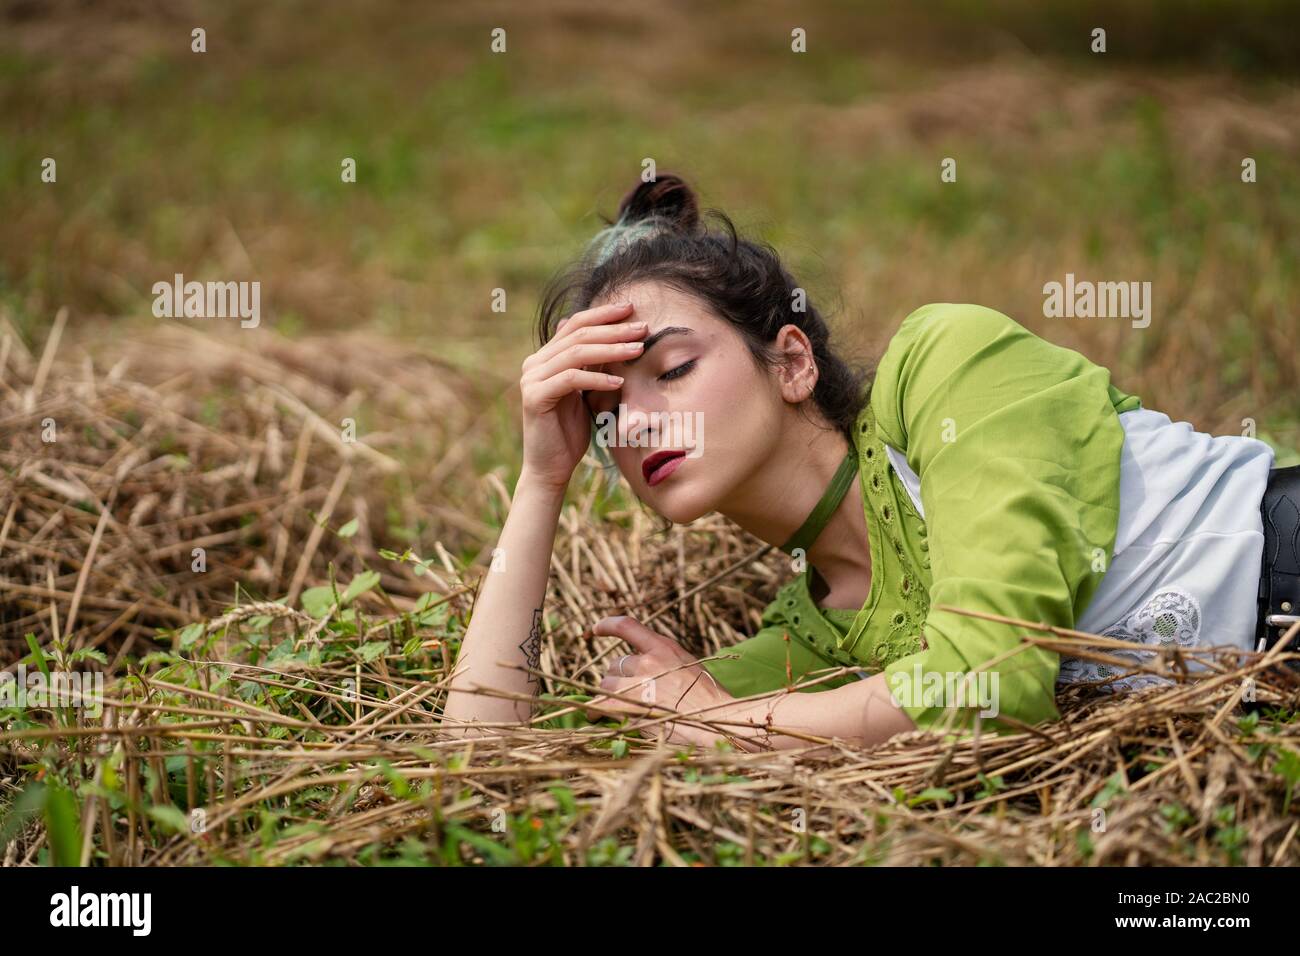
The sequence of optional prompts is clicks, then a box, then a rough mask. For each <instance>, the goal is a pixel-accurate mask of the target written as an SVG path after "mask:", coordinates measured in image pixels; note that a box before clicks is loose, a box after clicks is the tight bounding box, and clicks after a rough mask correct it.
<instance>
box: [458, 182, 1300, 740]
mask: <svg viewBox="0 0 1300 956" xmlns="http://www.w3.org/2000/svg"><path fill="white" fill-rule="evenodd" d="M619 212H620V215H619V218H618V221H617V223H615V224H614V225H612V226H611V227H609V228H607V229H605V230H603V231H602V232H601V233H600V234H599V235H598V236H597V237H596V239H595V240H594V241H593V243H592V244H591V247H590V248H589V250H588V253H587V254H586V255H585V256H584V257H583V258H582V259H581V260H580V261H579V262H578V263H577V264H576V265H575V266H573V267H572V268H571V269H570V270H569V271H568V273H567V274H565V275H562V276H561V277H560V278H559V279H558V280H557V281H556V283H555V284H554V285H553V286H552V288H551V289H550V290H549V292H548V293H547V295H546V297H545V299H544V301H543V304H542V308H541V318H540V326H541V328H540V333H541V334H540V338H541V341H542V346H541V348H540V349H539V350H538V351H537V352H535V353H534V354H533V355H531V356H529V358H528V359H527V360H526V361H525V362H524V365H523V375H522V378H521V380H520V388H521V391H522V397H523V419H524V435H523V438H524V459H523V469H522V472H521V474H520V478H519V483H518V485H517V487H516V489H515V496H514V502H513V506H512V509H511V511H510V515H509V518H508V520H507V521H506V524H505V527H504V528H503V530H502V533H501V539H500V542H499V546H500V547H501V548H502V549H504V551H505V554H506V556H507V561H506V570H504V571H502V572H499V573H490V574H487V575H485V577H484V580H483V584H482V588H481V590H480V592H479V595H478V599H477V602H476V604H475V607H474V611H473V616H472V619H471V621H470V623H469V627H468V630H467V632H466V635H465V639H464V642H463V645H462V647H461V651H460V656H459V659H458V662H457V667H456V671H455V674H454V676H453V679H452V682H451V684H450V687H451V690H450V693H449V696H448V699H447V702H446V706H445V709H444V718H445V722H444V726H447V727H449V728H459V729H460V732H465V728H467V727H469V725H472V724H475V723H480V724H482V723H487V724H498V725H500V724H501V723H503V722H506V723H508V722H513V721H524V720H527V719H528V718H529V716H530V714H531V712H532V705H533V703H534V701H535V695H536V694H537V691H538V684H537V681H536V679H535V677H533V676H531V675H529V673H528V671H527V666H528V665H532V666H534V667H535V666H536V662H537V648H538V646H539V642H540V631H539V622H540V618H541V609H542V603H543V598H544V594H545V591H546V582H547V574H548V568H549V565H550V559H551V550H552V547H553V544H554V538H555V532H556V525H557V521H558V517H559V513H560V507H561V502H562V500H563V498H564V493H565V488H566V486H567V484H568V481H569V478H570V476H571V475H572V473H573V470H574V468H575V467H576V466H577V464H578V462H579V461H580V460H581V459H582V456H583V454H584V452H585V451H586V449H587V447H588V444H589V442H590V441H591V440H592V436H593V422H596V421H604V422H609V421H610V420H611V418H610V416H614V417H615V418H619V419H620V420H621V424H622V425H623V429H622V434H621V435H620V438H619V440H616V441H613V442H609V444H610V445H612V447H609V448H608V453H609V454H610V456H612V458H613V460H614V462H615V463H616V464H617V466H618V469H619V471H620V472H621V473H622V475H623V477H624V478H625V479H626V480H627V482H628V484H629V485H630V486H631V488H632V489H633V491H634V492H635V493H636V495H637V496H638V497H639V498H640V499H641V500H642V501H643V502H645V503H646V504H647V505H648V506H649V507H651V508H652V509H654V510H655V511H656V512H658V513H659V514H660V515H662V516H664V517H665V518H667V519H669V520H671V521H673V522H683V523H684V522H689V521H692V520H694V519H695V518H698V517H700V516H702V515H705V514H707V513H709V512H713V511H717V512H720V513H722V514H724V515H726V516H727V517H728V518H730V519H731V520H732V521H734V522H735V523H736V524H738V525H740V526H741V527H742V528H744V529H745V530H747V531H749V532H750V533H752V534H754V535H756V536H757V537H759V538H761V539H762V540H764V541H767V542H770V543H772V544H773V545H777V546H780V547H782V548H783V549H784V550H786V551H787V552H789V553H791V554H792V555H793V556H795V557H796V558H801V559H803V560H805V561H806V570H805V571H804V573H802V574H800V575H798V576H796V577H795V578H794V579H793V580H792V581H790V582H789V583H788V584H787V585H786V586H785V587H784V588H782V590H781V591H780V593H779V594H778V596H777V598H776V600H775V601H773V602H772V603H771V605H769V606H768V608H767V610H766V611H765V613H764V615H763V619H762V625H763V626H762V628H761V629H760V630H759V632H758V633H757V634H756V635H755V636H754V637H752V638H750V639H748V640H746V641H743V642H742V643H740V644H738V645H736V646H735V647H732V648H728V649H726V653H725V654H723V655H720V656H719V657H718V658H715V659H711V660H708V661H705V662H699V661H696V660H695V659H694V658H693V657H692V656H691V655H690V654H688V653H687V652H685V651H684V650H683V649H682V648H681V647H680V646H679V645H678V644H677V643H676V642H675V641H673V640H671V639H669V638H667V637H664V636H662V635H659V634H656V633H655V632H654V631H653V630H652V629H650V628H648V627H645V626H643V625H642V624H640V623H638V622H637V621H636V620H634V619H633V618H632V617H612V618H607V619H605V620H603V621H601V622H600V623H598V624H597V625H596V627H595V633H597V634H607V635H612V636H616V637H619V638H621V639H623V641H625V642H626V643H627V644H628V645H629V647H630V648H631V651H632V652H631V653H630V654H626V655H623V656H620V657H619V658H617V659H616V661H615V662H614V664H613V666H612V667H611V668H610V672H609V673H608V674H607V675H606V676H605V677H604V679H603V680H602V681H601V690H602V691H603V692H604V694H606V695H608V696H601V697H598V698H597V699H596V700H594V701H592V702H591V703H590V704H589V705H588V711H587V713H588V714H589V715H590V714H593V713H595V714H604V715H610V714H627V715H638V717H640V718H646V720H645V722H643V723H639V726H642V727H645V728H646V729H647V730H649V731H650V732H652V733H655V734H658V735H661V736H664V737H666V738H667V739H669V740H672V741H694V742H697V743H701V744H705V745H707V744H710V743H711V742H714V741H716V740H718V739H720V737H722V736H726V737H727V738H729V739H730V740H732V741H733V743H735V744H736V745H738V746H740V747H742V748H744V749H760V748H769V747H776V748H780V747H801V746H808V743H809V740H810V739H811V740H817V739H828V738H840V739H841V740H843V741H846V742H851V743H857V744H871V743H875V742H878V741H883V740H886V739H887V738H889V737H891V736H893V735H894V734H897V733H900V732H903V731H909V730H913V729H916V728H918V727H922V728H930V729H935V730H945V731H950V732H957V731H960V732H968V730H969V728H970V727H971V726H972V724H973V718H974V715H975V714H977V713H978V714H979V715H980V716H981V717H982V718H984V723H983V726H984V727H986V728H989V729H992V730H1005V729H1015V728H1023V727H1024V726H1026V725H1032V724H1035V723H1038V722H1041V721H1045V720H1050V719H1052V718H1055V717H1057V716H1058V713H1057V710H1056V704H1055V687H1056V684H1057V683H1058V681H1071V680H1099V679H1100V680H1105V679H1106V678H1111V677H1115V676H1116V675H1115V674H1114V673H1112V672H1110V671H1109V669H1108V668H1104V667H1099V666H1097V665H1095V664H1091V663H1087V662H1085V661H1083V660H1081V659H1078V658H1070V657H1066V658H1063V657H1062V655H1060V654H1058V653H1056V652H1054V651H1051V650H1048V649H1046V648H1043V647H1042V646H1039V645H1036V644H1034V643H1032V642H1030V641H1027V640H1025V636H1026V632H1025V631H1024V630H1023V629H1018V628H1016V627H1013V626H1008V625H1007V624H1006V623H1004V622H999V621H996V620H991V619H989V618H988V617H981V616H970V615H968V614H962V613H958V612H957V611H955V610H951V609H952V608H959V609H963V610H965V611H971V612H976V613H977V614H980V613H982V614H985V615H998V616H1004V617H1010V618H1016V619H1021V620H1028V621H1035V622H1046V623H1049V624H1054V625H1059V626H1062V627H1067V628H1075V629H1078V630H1081V631H1086V632H1090V633H1101V634H1106V635H1110V636H1114V637H1119V638H1123V639H1126V640H1129V641H1132V642H1133V643H1134V645H1135V651H1134V652H1133V655H1132V656H1133V660H1134V661H1139V660H1149V659H1150V656H1151V655H1150V652H1149V651H1148V652H1147V653H1146V654H1142V653H1141V652H1140V651H1137V650H1136V648H1137V647H1141V646H1148V647H1152V646H1158V645H1168V644H1178V645H1181V646H1184V647H1194V646H1219V645H1230V646H1235V647H1238V648H1243V649H1255V648H1256V644H1257V641H1258V639H1259V638H1261V637H1263V638H1265V639H1266V640H1265V643H1267V641H1268V640H1275V639H1276V638H1277V636H1278V635H1279V634H1280V633H1281V632H1282V630H1284V625H1285V624H1286V623H1288V621H1287V617H1288V615H1289V614H1294V611H1293V606H1300V561H1297V544H1296V541H1297V537H1298V535H1297V529H1298V528H1300V517H1297V516H1300V510H1297V508H1296V503H1297V502H1300V468H1293V469H1285V470H1276V471H1273V472H1272V474H1273V481H1272V483H1271V488H1272V490H1271V491H1270V496H1269V498H1268V499H1267V500H1264V497H1265V491H1266V486H1270V473H1271V465H1272V461H1273V454H1272V451H1271V450H1270V448H1269V447H1268V446H1267V445H1266V444H1264V443H1263V442H1259V441H1256V440H1254V439H1249V438H1239V437H1218V438H1212V437H1210V436H1209V435H1206V434H1203V433H1200V432H1197V431H1194V430H1193V429H1192V428H1191V427H1190V426H1189V425H1187V424H1185V423H1174V422H1171V421H1170V420H1169V419H1168V418H1167V417H1166V416H1164V415H1162V414H1160V413H1158V412H1155V411H1151V410H1148V409H1144V408H1142V407H1141V404H1140V402H1139V400H1138V399H1137V398H1136V397H1135V396H1132V395H1128V394H1125V393H1124V392H1122V391H1121V390H1120V389H1118V388H1117V387H1116V386H1115V385H1113V384H1112V383H1111V381H1110V374H1109V372H1108V371H1107V370H1106V369H1104V368H1101V367H1099V366H1097V365H1094V364H1093V363H1091V362H1089V361H1088V360H1087V359H1086V358H1084V357H1083V356H1082V355H1080V354H1078V353H1077V352H1073V351H1070V350H1068V349H1064V348H1060V347H1057V346H1055V345H1052V344H1050V343H1048V342H1046V341H1044V340H1043V339H1041V338H1038V337H1037V336H1035V335H1033V334H1031V333H1030V332H1028V331H1027V330H1026V329H1024V328H1022V327H1021V326H1020V325H1018V324H1017V323H1015V322H1014V321H1012V320H1011V319H1010V318H1008V317H1006V316H1005V315H1002V314H1000V313H998V312H994V311H992V310H990V309H986V308H982V307H980V306H975V305H949V304H940V305H927V306H924V307H923V308H920V309H918V310H917V311H915V312H913V313H912V314H911V315H909V316H907V318H906V319H904V320H903V322H902V324H901V326H900V327H899V329H898V331H897V333H896V334H895V335H894V337H893V338H892V340H891V341H890V344H889V346H888V349H887V350H886V352H885V354H884V356H883V357H882V359H881V360H880V362H879V364H878V367H877V370H876V374H875V376H874V380H873V381H872V382H871V383H870V385H869V386H868V385H867V383H866V382H865V380H864V377H863V376H862V375H860V374H859V373H857V372H855V371H854V370H853V369H852V368H851V367H850V366H849V365H847V364H846V363H845V362H844V361H843V360H842V359H841V358H840V357H839V356H838V355H837V354H836V353H835V352H834V351H833V350H832V348H831V345H830V334H829V330H828V328H827V325H826V322H825V321H824V320H823V318H822V316H821V315H820V314H819V313H818V311H817V309H816V308H814V307H813V305H812V304H811V302H808V301H807V298H806V296H805V295H804V293H803V290H801V289H800V288H799V287H798V285H797V283H796V282H795V280H794V279H793V278H792V277H791V276H790V275H789V274H788V273H787V272H786V271H785V269H784V268H783V267H782V265H781V263H780V260H779V259H778V257H777V255H776V253H775V252H774V251H773V250H772V249H771V248H770V247H768V246H766V245H764V244H759V243H754V242H751V241H747V240H744V239H740V238H738V237H737V236H736V233H735V230H734V227H733V226H732V224H731V222H730V220H729V219H727V217H726V216H725V215H722V214H720V213H718V214H715V216H716V218H717V220H718V222H719V223H720V224H721V228H717V229H714V228H710V227H709V226H708V225H707V224H706V222H705V221H704V220H702V219H701V217H700V215H699V211H698V206H697V202H696V199H695V197H694V195H693V193H692V192H691V190H690V189H689V188H688V187H687V185H686V184H685V183H684V182H682V180H681V179H679V178H677V177H675V176H661V177H660V178H659V179H658V180H657V181H656V182H651V183H642V184H640V185H638V186H637V187H636V188H635V189H633V190H632V191H631V192H630V193H629V194H628V196H627V197H626V198H625V199H624V200H623V202H622V204H621V206H620V210H619ZM656 415H662V416H673V415H676V416H677V417H678V418H679V419H682V418H685V417H686V416H689V417H690V419H691V420H692V421H697V422H699V423H701V425H702V430H701V431H700V435H701V436H707V442H701V443H699V444H700V447H684V446H682V445H678V446H676V447H671V446H670V447H653V444H654V443H653V442H650V443H649V445H650V446H649V447H648V446H647V443H646V442H643V441H639V440H638V438H648V439H653V438H654V437H655V433H654V429H653V428H652V427H651V425H652V423H653V422H654V421H655V420H656V419H655V416H656ZM661 420H667V418H664V419H661ZM628 422H632V423H633V424H631V425H630V426H629V425H628ZM596 434H597V437H600V436H601V435H602V434H603V435H604V436H605V438H606V439H608V438H609V430H608V429H605V430H604V431H597V433H596ZM1261 504H1263V506H1264V508H1265V509H1266V510H1268V511H1269V512H1270V513H1269V514H1264V513H1262V512H1261ZM1266 522H1267V523H1269V527H1268V528H1267V529H1266ZM1287 522H1290V523H1289V524H1288V523H1287ZM1275 526H1276V527H1275ZM1266 530H1267V531H1268V533H1269V535H1270V537H1269V539H1268V541H1269V547H1268V548H1265V534H1266ZM1279 542H1281V543H1282V544H1284V545H1285V549H1282V548H1280V547H1279ZM1280 551H1281V552H1283V553H1281V554H1280V556H1279V552H1280ZM1265 552H1268V553H1265ZM1261 555H1263V561H1262V559H1261ZM1261 568H1263V570H1264V574H1263V575H1261ZM1269 615H1272V618H1273V620H1272V626H1270V625H1268V624H1267V623H1266V621H1265V617H1267V616H1269ZM846 667H847V668H857V669H858V670H857V671H856V672H849V671H844V670H841V669H840V668H846ZM819 673H827V674H829V675H831V676H832V679H821V680H818V679H817V675H818V674H819ZM1159 679H1160V678H1153V677H1151V676H1150V675H1144V674H1131V675H1129V676H1127V677H1124V676H1120V677H1119V679H1118V680H1114V681H1110V682H1109V686H1111V687H1114V686H1117V685H1118V686H1129V687H1132V686H1139V685H1140V684H1142V683H1144V682H1146V681H1149V680H1159ZM801 681H802V682H803V685H802V686H800V687H799V688H798V690H799V691H800V692H792V688H794V685H796V684H800V682H801ZM479 688H491V689H493V690H495V691H496V692H497V693H496V694H479V693H475V690H476V689H479ZM669 712H672V713H676V714H680V715H681V716H680V717H679V718H678V719H674V720H670V721H668V720H659V721H655V720H653V719H652V715H662V714H664V713H669ZM692 718H694V719H692ZM705 721H707V722H708V723H709V724H712V725H715V726H717V727H718V728H720V730H711V729H709V728H708V727H706V726H704V722H705ZM481 729H483V728H471V729H470V731H469V732H478V730H481Z"/></svg>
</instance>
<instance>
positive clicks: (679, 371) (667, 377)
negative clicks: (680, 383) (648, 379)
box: [659, 359, 695, 382]
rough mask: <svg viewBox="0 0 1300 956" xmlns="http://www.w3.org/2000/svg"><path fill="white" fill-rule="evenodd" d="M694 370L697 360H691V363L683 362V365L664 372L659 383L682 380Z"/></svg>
mask: <svg viewBox="0 0 1300 956" xmlns="http://www.w3.org/2000/svg"><path fill="white" fill-rule="evenodd" d="M693 368H695V359H691V360H690V361H689V362H683V363H682V364H681V365H679V366H677V367H676V368H670V369H669V370H668V371H666V372H664V373H663V374H662V375H660V376H659V381H661V382H671V381H672V380H673V379H675V378H681V377H682V376H683V375H685V374H687V373H688V372H689V371H690V370H691V369H693Z"/></svg>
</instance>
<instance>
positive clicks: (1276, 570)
mask: <svg viewBox="0 0 1300 956" xmlns="http://www.w3.org/2000/svg"><path fill="white" fill-rule="evenodd" d="M1260 511H1261V513H1262V515H1263V518H1264V560H1263V564H1262V566H1261V568H1260V575H1259V620H1258V622H1257V624H1256V629H1255V643H1256V646H1259V643H1260V641H1263V649H1264V650H1268V648H1270V647H1272V646H1273V645H1274V644H1276V643H1277V641H1278V639H1279V638H1281V637H1282V635H1283V634H1285V633H1286V632H1287V630H1288V629H1290V627H1291V625H1292V624H1295V623H1296V622H1297V621H1300V465H1292V466H1291V467H1290V468H1274V469H1273V470H1272V471H1270V472H1269V475H1268V488H1266V489H1265V491H1264V500H1263V502H1262V503H1261V505H1260ZM1286 651H1287V652H1288V653H1289V652H1291V651H1296V652H1298V653H1300V636H1297V637H1296V638H1295V639H1294V640H1292V641H1291V643H1290V644H1288V645H1287V647H1286ZM1287 663H1288V664H1290V665H1291V666H1292V667H1293V668H1296V669H1300V660H1295V661H1288V662H1287Z"/></svg>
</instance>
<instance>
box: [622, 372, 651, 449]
mask: <svg viewBox="0 0 1300 956" xmlns="http://www.w3.org/2000/svg"><path fill="white" fill-rule="evenodd" d="M629 385H631V387H628V386H629ZM651 397H652V396H651V395H650V394H649V390H647V389H646V388H645V387H644V385H640V384H637V385H632V383H631V382H628V383H626V384H625V385H624V388H623V394H622V397H621V398H620V399H619V402H620V404H621V405H622V406H623V407H622V408H620V409H619V424H620V428H621V431H622V432H623V434H624V436H626V439H627V442H628V444H629V445H638V446H642V447H644V438H643V436H644V434H645V433H646V432H647V431H648V430H649V428H650V422H651V414H652V412H653V411H654V409H653V408H652V407H651V404H652V403H651V402H650V401H648V399H650V398H651Z"/></svg>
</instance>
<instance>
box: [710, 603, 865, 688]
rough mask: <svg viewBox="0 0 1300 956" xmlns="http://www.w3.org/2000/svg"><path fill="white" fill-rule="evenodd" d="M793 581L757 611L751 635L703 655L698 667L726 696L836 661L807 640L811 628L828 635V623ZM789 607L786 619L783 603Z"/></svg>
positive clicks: (848, 678) (807, 675)
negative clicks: (710, 655) (756, 628)
mask: <svg viewBox="0 0 1300 956" xmlns="http://www.w3.org/2000/svg"><path fill="white" fill-rule="evenodd" d="M795 583H796V582H791V584H788V585H787V586H785V587H783V588H782V589H781V591H780V592H779V593H778V594H777V597H776V599H775V600H773V601H772V602H771V603H770V604H769V605H768V606H767V607H766V608H765V609H764V611H763V617H762V619H761V621H760V622H759V623H760V629H759V631H758V632H757V633H756V634H755V635H754V636H753V637H751V638H748V639H746V640H743V641H741V642H740V643H738V644H733V645H732V646H731V647H724V648H723V649H722V650H721V651H720V652H719V653H718V654H717V655H716V659H714V660H709V661H705V663H704V664H703V667H704V669H705V670H707V671H708V672H709V673H710V674H712V675H713V677H714V678H715V679H716V680H717V682H718V684H719V685H721V687H722V689H723V690H725V691H726V692H727V693H729V694H730V695H731V696H732V697H751V696H753V695H755V694H766V693H770V692H771V691H774V690H780V689H781V688H784V687H789V686H791V685H792V684H797V683H801V682H802V681H805V680H813V679H815V678H817V677H818V676H820V675H819V673H818V672H819V671H830V670H834V669H836V668H838V667H839V666H840V665H839V664H837V663H835V662H834V661H832V660H831V659H830V658H829V657H827V656H825V655H824V654H821V653H819V652H818V651H817V649H816V648H815V647H813V646H812V645H811V643H810V642H811V641H812V640H814V639H813V638H811V635H812V634H814V633H815V634H817V635H818V637H819V639H820V640H822V641H823V642H827V641H830V640H833V639H834V635H833V634H832V633H831V632H830V631H829V630H828V625H827V624H826V623H825V622H823V621H821V620H820V615H819V614H818V611H817V608H816V607H815V606H814V605H813V604H811V603H809V602H806V601H804V600H802V599H801V598H800V597H799V589H798V588H797V587H795V586H794V585H795ZM787 607H789V608H790V609H792V610H791V611H790V613H793V615H794V620H795V621H798V620H800V617H801V616H802V623H801V624H800V625H796V624H794V621H792V620H790V616H789V613H787V611H786V608H787ZM857 679H858V678H857V677H855V676H854V675H852V674H847V675H843V676H841V677H836V678H831V679H829V680H823V681H820V682H819V683H817V684H814V685H812V686H810V687H804V688H801V690H802V691H804V692H816V691H822V690H830V689H831V688H834V687H839V686H841V685H843V684H846V683H851V682H854V681H856V680H857Z"/></svg>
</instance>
